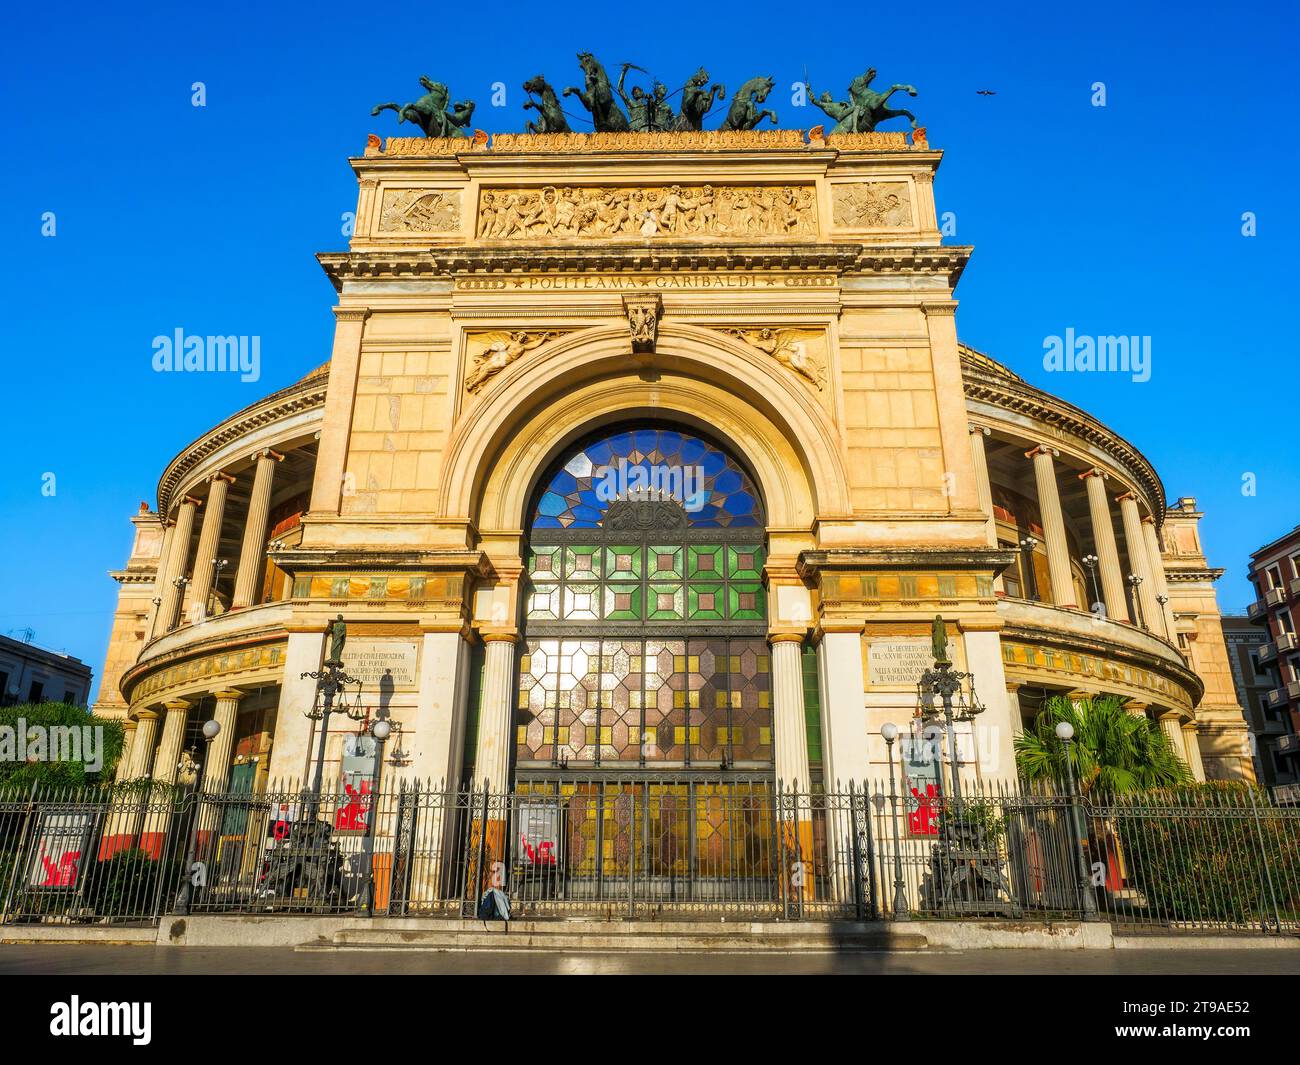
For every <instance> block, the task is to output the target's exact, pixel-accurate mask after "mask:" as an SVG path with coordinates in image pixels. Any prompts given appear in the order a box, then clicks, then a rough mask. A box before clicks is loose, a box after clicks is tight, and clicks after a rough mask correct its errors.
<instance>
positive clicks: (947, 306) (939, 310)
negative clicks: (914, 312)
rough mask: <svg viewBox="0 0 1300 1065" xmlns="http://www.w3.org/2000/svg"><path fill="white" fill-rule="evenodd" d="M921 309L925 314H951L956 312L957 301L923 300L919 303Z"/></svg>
mask: <svg viewBox="0 0 1300 1065" xmlns="http://www.w3.org/2000/svg"><path fill="white" fill-rule="evenodd" d="M921 310H922V311H923V312H924V313H925V314H933V315H948V316H952V315H955V314H956V313H957V301H956V300H925V301H923V302H922V303H921Z"/></svg>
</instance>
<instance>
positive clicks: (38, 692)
mask: <svg viewBox="0 0 1300 1065" xmlns="http://www.w3.org/2000/svg"><path fill="white" fill-rule="evenodd" d="M27 701H28V702H29V703H43V702H45V685H44V684H42V683H41V682H40V681H39V680H34V681H32V686H31V687H30V688H29V689H28V690H27Z"/></svg>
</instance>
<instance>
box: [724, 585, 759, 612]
mask: <svg viewBox="0 0 1300 1065" xmlns="http://www.w3.org/2000/svg"><path fill="white" fill-rule="evenodd" d="M766 616H767V599H766V596H765V594H764V590H763V586H762V585H761V584H759V583H757V582H751V581H738V582H736V583H734V584H731V585H729V586H728V588H727V617H729V618H730V619H731V620H732V621H762V620H763V619H764V618H765V617H766Z"/></svg>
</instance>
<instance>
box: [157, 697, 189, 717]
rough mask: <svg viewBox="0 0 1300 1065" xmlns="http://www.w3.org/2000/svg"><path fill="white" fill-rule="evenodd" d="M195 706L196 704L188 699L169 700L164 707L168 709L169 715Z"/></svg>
mask: <svg viewBox="0 0 1300 1065" xmlns="http://www.w3.org/2000/svg"><path fill="white" fill-rule="evenodd" d="M193 705H194V704H193V703H192V702H190V701H189V700H188V699H169V700H167V702H165V703H163V706H165V707H166V708H167V712H168V713H169V714H170V713H176V712H178V711H181V710H188V709H189V708H190V707H191V706H193Z"/></svg>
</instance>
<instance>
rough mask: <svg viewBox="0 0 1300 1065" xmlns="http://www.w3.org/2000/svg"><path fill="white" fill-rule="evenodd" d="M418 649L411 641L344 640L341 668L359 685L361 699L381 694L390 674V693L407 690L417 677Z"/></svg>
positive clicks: (418, 664)
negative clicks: (346, 641) (365, 696)
mask: <svg viewBox="0 0 1300 1065" xmlns="http://www.w3.org/2000/svg"><path fill="white" fill-rule="evenodd" d="M419 667H420V645H419V644H418V643H417V642H416V641H414V640H348V643H347V647H346V649H345V650H344V652H343V668H344V669H346V670H347V671H348V673H350V674H351V675H352V676H354V677H356V678H357V680H359V681H361V684H362V689H363V693H364V694H365V695H375V694H377V693H379V692H382V691H383V690H384V688H385V687H386V686H387V683H388V681H386V680H385V677H386V676H387V675H389V674H391V677H392V685H393V690H395V691H396V690H401V689H408V690H409V689H411V688H414V687H415V686H416V683H417V682H418V680H419V676H420V668H419Z"/></svg>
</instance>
